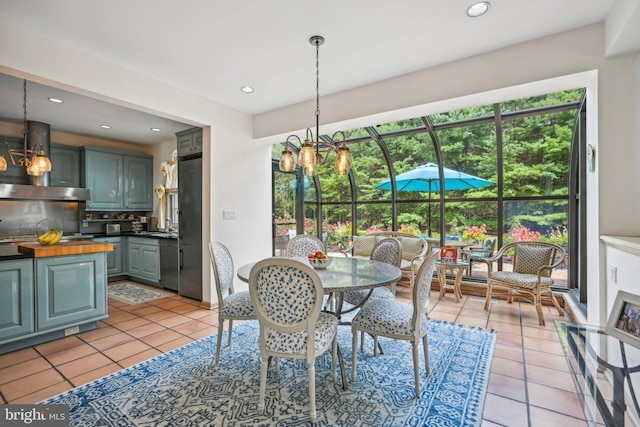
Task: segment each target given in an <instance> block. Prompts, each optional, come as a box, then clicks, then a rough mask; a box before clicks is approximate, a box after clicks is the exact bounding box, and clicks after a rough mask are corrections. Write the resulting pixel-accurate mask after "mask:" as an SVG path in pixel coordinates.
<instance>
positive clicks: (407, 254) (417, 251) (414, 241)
mask: <svg viewBox="0 0 640 427" xmlns="http://www.w3.org/2000/svg"><path fill="white" fill-rule="evenodd" d="M400 243H402V259H403V260H406V261H409V263H411V260H412V259H414V258H415V257H417V256H420V255H423V251H424V247H425V246H426V244H427V242H426V241H425V240H423V239H421V238H416V237H400Z"/></svg>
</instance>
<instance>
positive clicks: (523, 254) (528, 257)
mask: <svg viewBox="0 0 640 427" xmlns="http://www.w3.org/2000/svg"><path fill="white" fill-rule="evenodd" d="M516 255H517V256H516V263H515V265H514V266H513V271H514V272H515V273H523V274H538V269H539V268H540V267H542V266H546V265H550V264H552V261H553V260H552V258H551V257H552V256H553V255H554V252H553V249H552V248H536V247H528V246H522V247H519V248H518V252H517V254H516ZM543 274H544V275H545V276H548V275H550V274H551V271H550V270H546V271H544V272H543Z"/></svg>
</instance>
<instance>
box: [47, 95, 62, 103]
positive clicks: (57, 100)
mask: <svg viewBox="0 0 640 427" xmlns="http://www.w3.org/2000/svg"><path fill="white" fill-rule="evenodd" d="M47 99H48V100H49V101H51V102H55V103H56V104H62V103H63V102H64V101H63V100H62V99H58V98H53V97H49V98H47Z"/></svg>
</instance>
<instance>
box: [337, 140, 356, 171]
mask: <svg viewBox="0 0 640 427" xmlns="http://www.w3.org/2000/svg"><path fill="white" fill-rule="evenodd" d="M352 163H353V158H352V157H351V152H350V151H349V149H348V148H347V144H345V143H344V142H343V143H342V144H340V148H338V155H337V156H336V163H335V165H334V166H335V171H336V173H337V174H338V175H346V174H348V173H349V170H350V169H351V165H352Z"/></svg>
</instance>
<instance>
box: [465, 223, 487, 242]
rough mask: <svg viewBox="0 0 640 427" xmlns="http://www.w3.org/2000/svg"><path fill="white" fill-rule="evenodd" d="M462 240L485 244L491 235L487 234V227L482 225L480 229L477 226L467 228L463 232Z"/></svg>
mask: <svg viewBox="0 0 640 427" xmlns="http://www.w3.org/2000/svg"><path fill="white" fill-rule="evenodd" d="M462 238H463V239H464V240H471V241H474V242H484V241H485V240H487V239H488V238H489V235H488V234H487V225H486V224H482V225H481V226H480V227H478V226H477V225H472V226H471V227H467V228H466V229H465V230H464V231H463V232H462Z"/></svg>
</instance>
